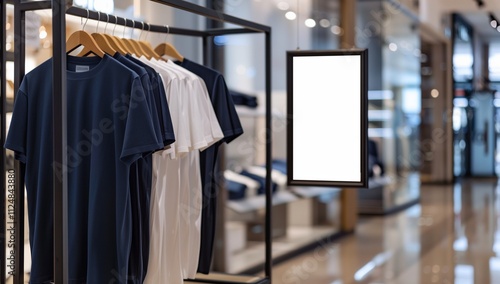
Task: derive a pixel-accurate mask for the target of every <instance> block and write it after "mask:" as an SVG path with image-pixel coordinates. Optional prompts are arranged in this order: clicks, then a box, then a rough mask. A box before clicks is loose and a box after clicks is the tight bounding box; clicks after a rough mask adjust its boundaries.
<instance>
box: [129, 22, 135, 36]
mask: <svg viewBox="0 0 500 284" xmlns="http://www.w3.org/2000/svg"><path fill="white" fill-rule="evenodd" d="M131 21H132V32H131V33H130V38H131V39H134V29H135V20H131Z"/></svg>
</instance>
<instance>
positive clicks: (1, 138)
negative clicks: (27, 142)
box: [0, 1, 8, 284]
mask: <svg viewBox="0 0 500 284" xmlns="http://www.w3.org/2000/svg"><path fill="white" fill-rule="evenodd" d="M6 8H7V3H5V1H4V2H2V3H1V4H0V19H1V21H2V24H1V25H0V27H1V28H0V37H1V41H0V44H1V48H0V50H1V52H0V62H2V66H1V67H0V72H1V77H0V80H1V82H0V86H1V88H2V89H1V91H0V93H1V99H2V101H1V103H0V113H1V117H0V123H1V125H0V129H1V131H2V133H1V134H0V143H1V144H0V147H2V148H1V152H2V153H1V158H0V172H1V173H0V184H2V185H3V186H4V192H3V193H0V194H1V196H0V216H1V218H0V257H2V259H5V246H6V236H7V230H6V229H7V228H6V224H7V223H6V222H7V212H6V211H5V209H6V208H5V202H6V196H7V188H8V187H7V186H5V185H6V180H5V174H6V171H5V149H4V148H3V145H4V144H5V129H7V128H6V123H5V111H6V110H5V106H6V99H7V98H6V97H7V88H6V86H5V85H6V83H7V79H6V74H5V73H6V70H5V63H6V57H7V54H6V51H5V44H6V42H5V33H6V31H5V24H6V20H7V12H6ZM5 276H7V274H6V269H5V265H1V266H0V283H2V284H3V283H5Z"/></svg>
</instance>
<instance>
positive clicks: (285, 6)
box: [278, 1, 290, 11]
mask: <svg viewBox="0 0 500 284" xmlns="http://www.w3.org/2000/svg"><path fill="white" fill-rule="evenodd" d="M288 8H290V5H289V4H288V3H287V2H284V1H281V2H279V3H278V9H280V10H283V11H286V10H288Z"/></svg>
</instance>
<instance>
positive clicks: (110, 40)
mask: <svg viewBox="0 0 500 284" xmlns="http://www.w3.org/2000/svg"><path fill="white" fill-rule="evenodd" d="M106 16H107V17H108V21H107V22H106V26H104V33H103V34H102V35H103V36H104V38H106V40H107V41H108V43H109V45H110V46H111V47H112V48H113V49H115V50H116V51H117V52H119V53H120V54H122V55H125V54H127V51H126V50H125V49H124V48H123V46H121V44H120V43H119V42H118V40H116V38H114V37H112V36H110V35H108V34H107V33H106V28H107V27H108V23H109V14H106ZM116 23H118V18H116ZM116 23H115V28H116ZM113 32H114V30H113Z"/></svg>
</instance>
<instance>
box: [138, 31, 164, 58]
mask: <svg viewBox="0 0 500 284" xmlns="http://www.w3.org/2000/svg"><path fill="white" fill-rule="evenodd" d="M142 28H143V30H144V22H142ZM149 29H151V25H149ZM141 34H142V32H141ZM146 36H147V34H146ZM138 43H139V45H140V46H141V49H142V50H143V51H144V53H145V56H146V57H148V59H151V58H154V59H157V60H159V59H160V58H161V56H160V55H158V54H157V53H156V52H155V51H154V50H153V47H152V46H151V44H149V42H147V41H144V40H141V36H140V35H139V40H138Z"/></svg>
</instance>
